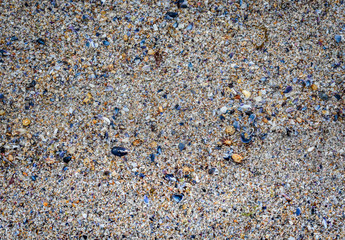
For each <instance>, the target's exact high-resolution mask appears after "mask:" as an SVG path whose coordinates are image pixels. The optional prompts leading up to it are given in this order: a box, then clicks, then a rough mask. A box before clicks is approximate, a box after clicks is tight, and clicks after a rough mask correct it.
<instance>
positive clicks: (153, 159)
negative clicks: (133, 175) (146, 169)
mask: <svg viewBox="0 0 345 240" xmlns="http://www.w3.org/2000/svg"><path fill="white" fill-rule="evenodd" d="M155 158H156V155H155V154H154V153H151V155H150V159H151V162H154V161H155Z"/></svg>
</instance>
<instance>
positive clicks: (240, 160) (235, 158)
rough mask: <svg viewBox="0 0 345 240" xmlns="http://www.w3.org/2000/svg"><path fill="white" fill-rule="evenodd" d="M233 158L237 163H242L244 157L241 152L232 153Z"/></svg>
mask: <svg viewBox="0 0 345 240" xmlns="http://www.w3.org/2000/svg"><path fill="white" fill-rule="evenodd" d="M231 158H232V160H234V162H235V163H241V162H242V160H243V157H242V156H241V155H239V154H232V156H231Z"/></svg>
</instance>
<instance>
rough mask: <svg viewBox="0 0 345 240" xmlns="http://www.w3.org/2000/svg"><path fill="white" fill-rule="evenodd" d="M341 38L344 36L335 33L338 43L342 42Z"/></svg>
mask: <svg viewBox="0 0 345 240" xmlns="http://www.w3.org/2000/svg"><path fill="white" fill-rule="evenodd" d="M341 39H342V36H341V35H338V34H337V35H335V36H334V40H335V41H336V42H337V43H340V42H341Z"/></svg>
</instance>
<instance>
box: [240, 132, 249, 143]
mask: <svg viewBox="0 0 345 240" xmlns="http://www.w3.org/2000/svg"><path fill="white" fill-rule="evenodd" d="M241 140H242V142H243V143H249V142H250V141H252V135H251V134H249V133H246V132H243V133H241Z"/></svg>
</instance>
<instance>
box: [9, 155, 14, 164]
mask: <svg viewBox="0 0 345 240" xmlns="http://www.w3.org/2000/svg"><path fill="white" fill-rule="evenodd" d="M8 160H9V161H11V162H12V161H13V160H14V157H13V155H12V154H10V155H8Z"/></svg>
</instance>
